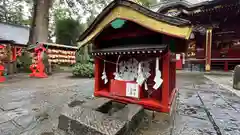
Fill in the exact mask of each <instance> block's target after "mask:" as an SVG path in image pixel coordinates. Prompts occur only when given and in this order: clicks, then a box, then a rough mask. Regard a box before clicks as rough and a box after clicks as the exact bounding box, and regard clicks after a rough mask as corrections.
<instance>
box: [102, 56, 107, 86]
mask: <svg viewBox="0 0 240 135" xmlns="http://www.w3.org/2000/svg"><path fill="white" fill-rule="evenodd" d="M102 80H103V81H104V84H107V82H108V79H107V75H106V71H105V60H104V67H103V72H102Z"/></svg>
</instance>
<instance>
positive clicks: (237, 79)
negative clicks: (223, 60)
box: [233, 65, 240, 90]
mask: <svg viewBox="0 0 240 135" xmlns="http://www.w3.org/2000/svg"><path fill="white" fill-rule="evenodd" d="M233 88H234V89H237V90H240V65H237V66H236V67H235V68H234V73H233Z"/></svg>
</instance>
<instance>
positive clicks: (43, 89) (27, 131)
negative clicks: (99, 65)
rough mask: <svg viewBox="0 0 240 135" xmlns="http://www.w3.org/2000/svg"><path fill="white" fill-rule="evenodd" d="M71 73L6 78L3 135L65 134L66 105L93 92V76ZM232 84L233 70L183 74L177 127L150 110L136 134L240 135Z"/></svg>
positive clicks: (1, 101) (0, 112) (0, 89)
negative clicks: (62, 120)
mask: <svg viewBox="0 0 240 135" xmlns="http://www.w3.org/2000/svg"><path fill="white" fill-rule="evenodd" d="M69 75H70V74H68V73H59V74H55V75H54V76H51V77H49V78H46V79H34V78H28V77H27V76H26V75H25V76H24V75H21V77H16V78H14V79H10V80H9V81H8V82H7V83H1V84H0V95H1V96H0V135H44V134H45V135H65V133H64V132H62V131H61V130H58V129H57V124H58V117H59V115H60V112H61V110H62V107H63V105H64V104H66V103H69V101H74V100H75V99H77V100H83V101H87V100H89V99H91V96H92V93H93V80H92V79H74V78H69V77H68V76H69ZM209 76H210V78H212V79H211V80H213V81H214V82H213V81H211V80H209ZM223 78H228V79H227V80H229V81H226V79H223ZM215 80H217V81H218V82H217V81H215ZM219 80H220V81H219ZM219 84H220V85H221V86H220V85H219ZM230 85H231V76H227V75H224V76H215V75H206V74H205V75H204V73H195V72H193V73H184V72H183V73H178V75H177V86H178V88H179V89H180V93H179V95H178V112H177V115H176V116H175V118H174V119H175V122H174V126H173V127H169V125H170V123H169V120H168V116H167V115H164V114H161V115H159V114H160V113H156V112H152V111H149V112H150V113H149V115H146V116H145V117H144V121H143V122H142V124H141V126H140V127H139V128H138V130H137V132H136V135H170V134H171V135H240V128H239V127H240V113H239V111H240V100H239V96H237V94H235V93H233V92H232V91H230V90H229V89H226V88H227V87H222V86H229V88H230ZM153 113H154V117H153V116H152V115H151V114H153ZM171 129H173V130H171Z"/></svg>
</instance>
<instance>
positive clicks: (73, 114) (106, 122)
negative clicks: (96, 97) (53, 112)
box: [58, 106, 126, 135]
mask: <svg viewBox="0 0 240 135" xmlns="http://www.w3.org/2000/svg"><path fill="white" fill-rule="evenodd" d="M125 126H126V122H125V121H123V120H119V119H115V118H113V117H110V116H107V115H105V114H103V113H101V112H98V111H95V110H93V109H89V108H86V107H81V106H77V107H74V108H69V109H68V110H66V111H65V112H63V113H62V114H61V115H60V117H59V124H58V128H60V129H62V130H64V131H66V132H68V133H74V135H122V133H124V132H125Z"/></svg>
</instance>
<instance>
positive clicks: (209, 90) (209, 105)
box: [173, 73, 240, 135]
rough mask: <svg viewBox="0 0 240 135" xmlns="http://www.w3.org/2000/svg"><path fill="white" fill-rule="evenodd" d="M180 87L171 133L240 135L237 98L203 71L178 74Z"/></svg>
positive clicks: (239, 101)
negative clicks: (176, 113)
mask: <svg viewBox="0 0 240 135" xmlns="http://www.w3.org/2000/svg"><path fill="white" fill-rule="evenodd" d="M177 77H178V79H177V85H178V87H179V88H180V94H179V107H178V115H177V116H176V121H175V127H174V131H173V133H174V134H177V135H180V134H183V135H202V134H204V135H240V128H239V126H240V113H239V111H240V100H239V99H240V98H239V97H238V96H237V95H236V94H234V93H232V92H231V91H229V90H227V89H225V88H222V87H220V85H218V84H217V83H215V82H213V81H211V80H209V79H207V78H206V76H204V74H203V73H191V74H181V75H178V76H177Z"/></svg>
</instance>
